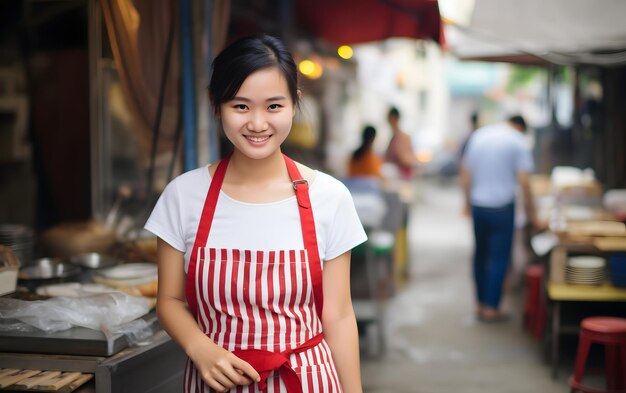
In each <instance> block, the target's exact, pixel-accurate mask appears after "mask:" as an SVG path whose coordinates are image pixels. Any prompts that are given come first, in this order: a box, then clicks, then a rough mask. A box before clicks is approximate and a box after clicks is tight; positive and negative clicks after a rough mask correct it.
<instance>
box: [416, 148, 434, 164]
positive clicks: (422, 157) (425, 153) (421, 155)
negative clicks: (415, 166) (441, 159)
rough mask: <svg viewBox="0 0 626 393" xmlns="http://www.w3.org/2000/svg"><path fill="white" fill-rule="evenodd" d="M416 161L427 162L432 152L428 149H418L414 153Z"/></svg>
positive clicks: (430, 158)
mask: <svg viewBox="0 0 626 393" xmlns="http://www.w3.org/2000/svg"><path fill="white" fill-rule="evenodd" d="M415 157H416V158H417V161H419V162H421V163H427V162H430V161H432V159H433V153H432V152H431V151H430V150H420V151H418V152H417V153H416V154H415Z"/></svg>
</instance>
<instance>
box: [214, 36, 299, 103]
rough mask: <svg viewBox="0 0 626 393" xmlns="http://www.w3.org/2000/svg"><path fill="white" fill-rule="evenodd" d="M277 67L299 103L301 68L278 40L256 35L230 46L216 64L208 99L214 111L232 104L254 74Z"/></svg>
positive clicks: (291, 93) (292, 96)
mask: <svg viewBox="0 0 626 393" xmlns="http://www.w3.org/2000/svg"><path fill="white" fill-rule="evenodd" d="M269 67H276V68H277V69H278V70H279V71H280V72H281V73H282V74H283V76H284V77H285V80H286V81H287V87H288V89H289V95H290V96H291V100H292V101H293V103H294V104H297V103H298V68H297V67H296V63H295V61H294V60H293V57H292V56H291V53H289V51H288V50H287V47H286V46H285V44H284V43H283V42H282V41H281V40H279V39H278V38H276V37H272V36H269V35H265V34H263V35H256V36H251V37H246V38H242V39H240V40H238V41H235V42H234V43H232V44H231V45H229V46H227V47H226V48H225V49H224V50H222V52H221V53H220V54H219V55H218V56H217V57H216V58H215V60H213V66H212V69H213V72H212V74H211V81H210V82H209V99H210V100H211V105H212V106H213V111H214V112H215V113H219V110H220V106H221V105H222V104H223V103H225V102H228V101H230V100H232V99H233V98H234V97H235V95H236V94H237V91H239V88H241V85H242V84H243V82H244V81H245V80H246V78H247V77H248V76H249V75H250V74H252V73H253V72H255V71H258V70H261V69H264V68H269Z"/></svg>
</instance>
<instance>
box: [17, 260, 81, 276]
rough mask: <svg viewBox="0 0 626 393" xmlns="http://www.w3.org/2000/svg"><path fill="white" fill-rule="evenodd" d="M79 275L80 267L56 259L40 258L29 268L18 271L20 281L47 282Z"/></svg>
mask: <svg viewBox="0 0 626 393" xmlns="http://www.w3.org/2000/svg"><path fill="white" fill-rule="evenodd" d="M79 273H80V267H78V266H76V265H72V264H70V263H67V262H65V261H64V260H62V259H58V258H40V259H36V260H35V262H34V263H33V264H31V265H29V266H25V267H23V268H21V269H20V271H19V274H18V278H19V279H20V280H48V279H53V278H66V277H71V276H76V275H78V274H79Z"/></svg>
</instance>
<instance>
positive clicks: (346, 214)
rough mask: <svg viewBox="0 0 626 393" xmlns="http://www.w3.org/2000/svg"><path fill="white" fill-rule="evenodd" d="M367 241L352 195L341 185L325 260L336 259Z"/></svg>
mask: <svg viewBox="0 0 626 393" xmlns="http://www.w3.org/2000/svg"><path fill="white" fill-rule="evenodd" d="M366 240H367V235H366V234H365V230H364V229H363V225H361V221H360V220H359V216H358V215H357V212H356V208H355V207H354V201H353V200H352V195H350V192H349V191H348V189H347V188H346V187H345V186H344V185H343V184H341V186H340V187H339V188H338V201H337V205H336V211H335V212H334V219H333V222H332V225H331V227H330V230H329V231H328V239H327V241H326V244H327V247H326V253H325V254H326V255H325V259H326V260H330V259H334V258H336V257H338V256H340V255H341V254H343V253H345V252H346V251H349V250H351V249H353V248H354V247H356V246H358V245H359V244H361V243H363V242H364V241H366Z"/></svg>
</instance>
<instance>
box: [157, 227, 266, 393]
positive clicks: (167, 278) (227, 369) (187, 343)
mask: <svg viewBox="0 0 626 393" xmlns="http://www.w3.org/2000/svg"><path fill="white" fill-rule="evenodd" d="M157 261H158V264H159V280H158V282H159V290H158V294H157V315H158V317H159V321H160V322H161V325H162V326H163V328H164V329H165V331H167V333H169V335H170V336H171V337H172V338H173V339H174V340H175V341H176V342H177V343H178V344H180V346H181V347H182V348H183V350H184V351H185V352H186V353H187V355H188V356H189V358H190V359H191V360H192V361H193V363H194V364H195V366H196V368H197V369H198V372H199V373H200V375H201V376H202V379H204V381H205V382H206V384H207V385H209V386H210V387H212V388H213V389H215V390H217V391H227V390H228V389H229V388H232V387H235V386H237V385H249V384H251V383H252V382H253V380H254V381H258V380H259V374H258V373H257V372H256V371H255V370H254V368H252V366H250V365H249V364H248V363H246V362H245V361H243V360H241V359H239V358H238V357H236V356H235V355H233V354H232V353H231V352H228V351H227V350H225V349H223V348H221V347H220V346H218V345H216V344H215V343H214V342H213V341H212V340H211V339H209V338H208V337H207V336H206V335H205V334H204V333H203V332H202V331H201V330H200V328H199V327H198V324H197V323H196V321H195V319H194V317H193V316H192V315H191V312H190V311H189V309H188V308H187V304H186V301H185V271H184V263H185V260H184V254H183V253H182V252H180V251H178V250H176V249H175V248H173V247H172V246H170V245H169V244H167V243H166V242H165V241H163V240H161V239H160V238H159V239H158V242H157Z"/></svg>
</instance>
